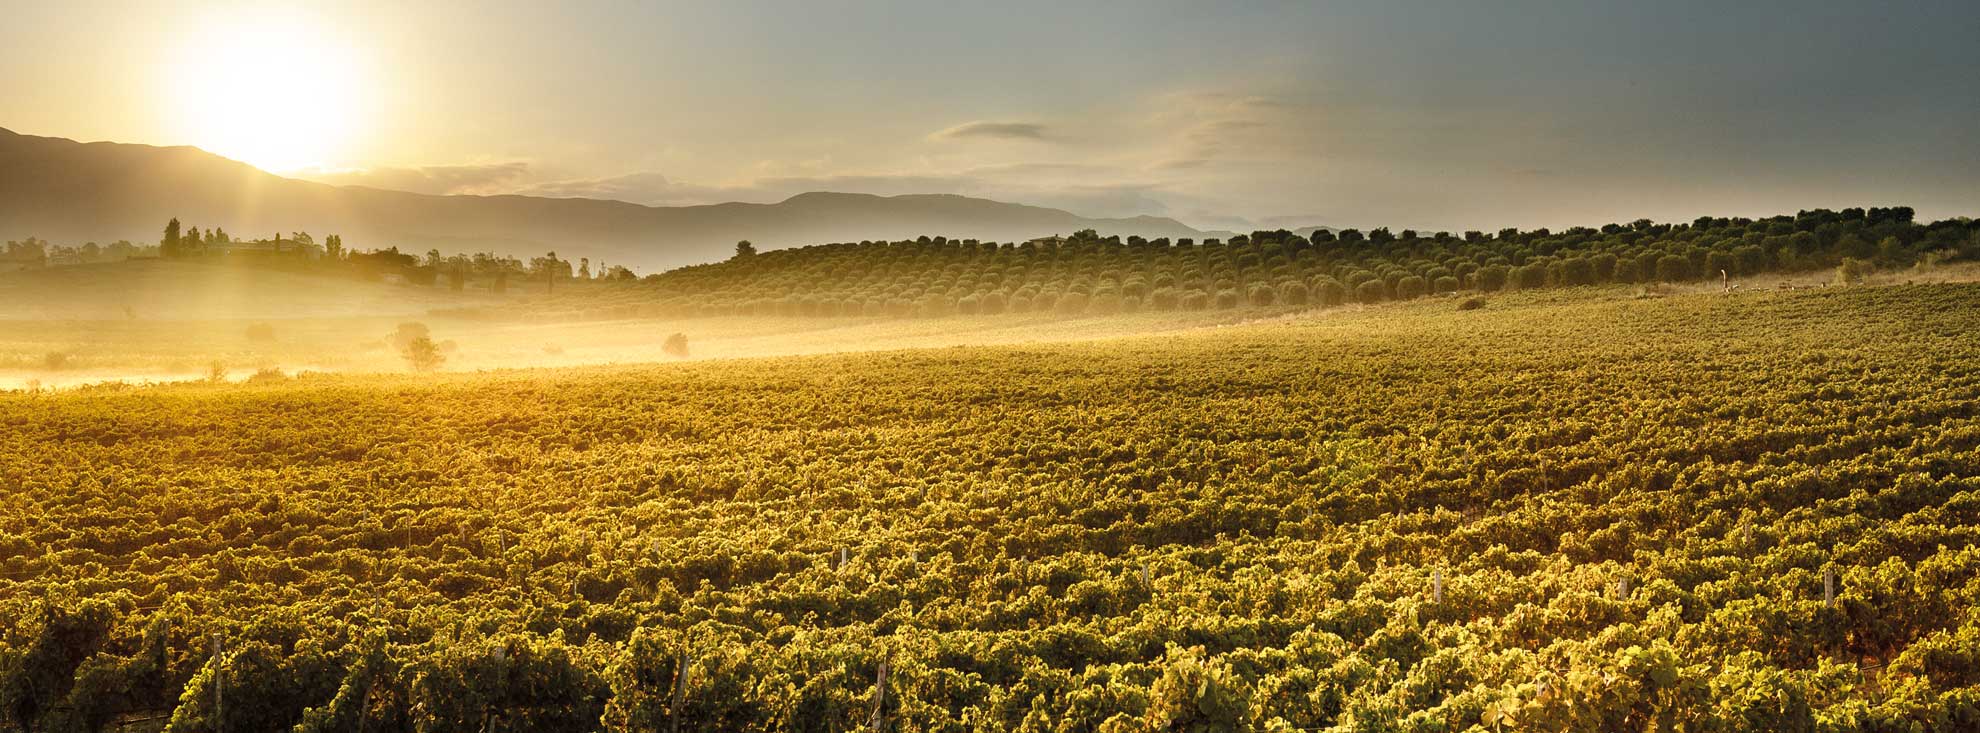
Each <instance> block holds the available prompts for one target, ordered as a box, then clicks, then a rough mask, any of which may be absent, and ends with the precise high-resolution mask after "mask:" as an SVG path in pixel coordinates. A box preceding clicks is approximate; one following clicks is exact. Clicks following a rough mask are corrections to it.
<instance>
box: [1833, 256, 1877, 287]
mask: <svg viewBox="0 0 1980 733" xmlns="http://www.w3.org/2000/svg"><path fill="white" fill-rule="evenodd" d="M1871 269H1872V268H1871V266H1870V263H1868V262H1865V261H1863V260H1859V259H1857V258H1855V257H1844V258H1843V261H1842V264H1840V265H1837V266H1836V281H1835V282H1836V284H1837V285H1842V286H1849V285H1862V284H1863V278H1865V277H1867V276H1869V274H1870V271H1871Z"/></svg>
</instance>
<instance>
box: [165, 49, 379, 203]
mask: <svg viewBox="0 0 1980 733" xmlns="http://www.w3.org/2000/svg"><path fill="white" fill-rule="evenodd" d="M200 39H201V43H199V44H197V45H195V46H188V47H185V48H183V49H181V50H180V52H179V54H178V57H177V58H176V59H175V60H174V62H173V63H171V64H169V65H168V68H169V69H170V71H169V73H168V75H167V79H166V80H165V82H166V83H165V84H164V85H163V87H164V91H165V99H164V100H163V104H165V105H166V108H167V109H168V110H169V113H168V114H167V115H166V116H167V118H168V119H171V120H174V121H175V122H176V124H177V125H178V126H179V131H178V132H179V134H180V136H181V139H182V140H184V141H185V142H189V143H191V144H192V145H195V146H198V147H200V148H203V149H205V150H207V151H209V152H213V153H218V154H220V155H224V156H227V157H229V158H233V159H235V160H239V161H242V162H245V163H248V164H250V165H253V166H255V167H258V168H261V169H263V170H268V171H274V172H278V173H279V172H289V171H296V170H300V169H305V168H312V167H328V166H331V165H333V164H336V163H337V162H339V161H338V160H337V159H338V158H339V157H340V156H341V155H343V154H344V153H345V152H346V148H347V146H348V145H350V144H351V142H352V137H353V136H354V135H355V134H356V132H357V130H356V128H357V125H358V122H359V121H360V120H362V119H363V115H364V112H365V110H363V109H361V107H360V105H361V104H362V103H363V101H364V100H363V94H362V92H363V89H362V85H361V84H360V74H359V63H360V58H359V54H357V53H356V52H355V50H354V49H353V48H352V46H351V45H350V44H348V43H345V42H342V41H341V40H340V39H338V38H337V37H336V36H335V35H334V34H333V33H331V32H329V31H328V30H327V29H326V28H325V26H324V24H323V23H321V22H317V21H315V20H313V19H310V18H308V17H304V16H295V15H284V14H278V13H263V14H256V13H253V12H249V13H247V14H244V15H238V16H230V17H223V18H219V19H216V20H215V21H214V22H213V24H212V25H211V26H209V27H208V28H207V32H204V33H202V34H201V35H200Z"/></svg>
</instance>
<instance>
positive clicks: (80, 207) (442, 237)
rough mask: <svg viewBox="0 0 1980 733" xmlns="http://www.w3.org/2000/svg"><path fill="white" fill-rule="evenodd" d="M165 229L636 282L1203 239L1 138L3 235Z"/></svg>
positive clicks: (109, 236) (1171, 224)
mask: <svg viewBox="0 0 1980 733" xmlns="http://www.w3.org/2000/svg"><path fill="white" fill-rule="evenodd" d="M173 217H177V218H179V219H180V220H181V221H185V222H187V223H191V224H195V225H198V226H201V227H214V226H218V227H221V228H224V229H226V230H228V231H230V232H233V233H235V234H236V235H240V236H248V237H261V236H269V235H272V234H274V233H276V232H293V231H310V232H315V233H317V234H318V235H322V234H326V233H331V232H336V233H341V234H343V235H344V237H345V240H346V241H348V242H350V243H351V244H352V245H353V246H359V247H364V248H368V249H375V248H384V247H388V246H396V247H398V248H399V249H401V250H404V251H409V252H425V251H426V250H428V249H434V248H437V249H440V250H442V251H445V252H449V253H453V252H468V251H489V252H495V253H498V254H505V255H511V256H518V257H527V256H530V255H538V254H542V253H543V252H545V251H549V250H555V251H557V252H559V253H560V254H562V255H564V256H566V257H571V256H576V255H584V256H588V257H591V258H592V259H593V260H598V259H605V260H608V261H611V262H614V263H617V264H623V265H629V266H633V267H636V268H639V269H642V270H653V269H659V268H666V267H677V266H682V265H690V264H696V263H702V262H710V261H714V260H719V259H721V258H722V257H725V256H727V255H728V254H729V253H730V252H731V251H732V250H733V248H734V246H735V243H736V242H737V241H738V240H744V239H747V240H750V241H752V242H755V243H756V244H757V245H758V246H759V247H765V248H776V247H785V246H795V245H800V244H810V243H815V242H821V241H840V240H860V239H898V238H903V237H914V236H919V235H923V234H931V233H933V234H943V235H947V236H952V237H958V238H979V239H995V240H1020V241H1021V240H1024V239H1030V238H1033V237H1041V236H1047V235H1052V234H1069V233H1072V232H1074V231H1077V230H1080V229H1098V230H1100V231H1102V232H1106V233H1110V234H1119V235H1121V236H1130V235H1138V236H1144V237H1164V236H1166V237H1188V236H1202V233H1201V232H1198V231H1196V230H1194V229H1191V228H1189V227H1187V226H1184V225H1182V224H1180V223H1178V222H1176V221H1174V220H1171V219H1162V218H1155V217H1135V218H1130V219H1090V218H1086V217H1081V216H1078V215H1075V214H1072V213H1069V212H1066V211H1061V210H1058V209H1048V208H1041V207H1036V206H1024V205H1019V204H1009V203H1002V202H997V201H990V200H986V199H976V198H967V197H962V196H947V195H910V196H870V195H864V194H843V193H808V194H801V195H798V196H794V197H792V198H790V199H788V200H785V201H782V202H779V203H774V204H745V203H729V204H717V205H710V206H685V207H651V206H640V205H636V204H630V203H625V202H620V201H598V200H591V199H550V198H534V197H527V196H431V195H423V194H414V193H406V192H400V191H385V190H379V189H372V188H363V187H339V186H329V185H324V184H320V183H312V182H308V181H299V180H294V179H289V178H282V177H280V176H275V175H271V174H269V173H266V172H263V171H261V170H258V169H256V168H254V167H252V166H249V165H246V164H244V163H239V162H235V161H232V160H228V159H226V158H222V157H219V156H216V155H213V154H210V153H206V152H204V151H201V150H198V149H195V148H188V147H171V148H160V147H152V146H148V145H126V144H117V143H86V144H85V143H78V142H75V141H72V140H66V139H61V138H50V137H37V136H31V135H21V134H17V133H13V132H10V131H6V130H3V129H0V232H4V233H5V234H4V235H0V238H8V239H14V238H25V237H28V236H34V237H39V238H41V239H45V240H51V241H54V242H57V243H60V244H71V245H74V244H81V243H83V242H85V241H96V242H100V243H106V244H107V243H109V242H111V241H115V240H118V239H128V240H131V241H134V242H155V241H157V239H158V236H159V231H160V229H162V228H163V226H164V223H165V221H166V220H168V219H171V218H173Z"/></svg>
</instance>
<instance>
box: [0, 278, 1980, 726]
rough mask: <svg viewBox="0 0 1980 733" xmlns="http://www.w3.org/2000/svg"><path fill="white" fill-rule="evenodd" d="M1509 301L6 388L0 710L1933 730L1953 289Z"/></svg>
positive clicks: (1967, 454)
mask: <svg viewBox="0 0 1980 733" xmlns="http://www.w3.org/2000/svg"><path fill="white" fill-rule="evenodd" d="M1532 295H1533V294H1527V295H1525V296H1521V297H1520V298H1509V299H1506V300H1509V301H1514V302H1511V303H1502V304H1497V305H1495V307H1494V308H1489V309H1486V310H1483V311H1471V312H1459V311H1457V310H1455V309H1452V308H1449V307H1447V306H1445V305H1443V304H1438V303H1431V302H1420V303H1405V304H1392V305H1385V306H1381V307H1375V308H1366V309H1355V310H1344V311H1337V312H1330V313H1328V314H1326V315H1323V316H1319V317H1312V318H1293V319H1286V320H1281V321H1276V322H1271V323H1262V324H1255V325H1248V326H1238V327H1231V328H1222V329H1212V330H1204V331H1198V332H1194V333H1188V334H1168V335H1164V336H1162V337H1159V338H1138V339H1126V340H1118V341H1112V342H1106V343H1087V344H1061V345H1028V346H1022V347H997V348H989V347H980V348H961V349H942V350H936V351H906V352H893V353H885V354H868V355H847V356H832V357H811V358H791V359H765V360H738V361H725V362H709V363H688V364H675V365H662V366H645V367H634V368H626V367H611V368H589V369H580V370H561V371H534V372H498V373H489V374H478V375H443V376H439V377H430V378H429V377H405V378H392V377H336V376H317V377H309V378H303V379H296V380H288V381H277V382H271V383H265V384H263V383H257V384H252V385H245V386H212V385H198V386H174V387H164V388H151V389H143V390H136V389H130V388H99V389H92V390H85V391H81V392H72V393H58V394H46V393H43V394H24V393H0V485H4V486H7V487H9V490H8V491H6V492H4V494H0V502H4V507H0V509H4V511H0V634H4V640H5V641H4V644H0V689H4V690H7V691H9V694H10V695H11V697H8V698H7V699H9V700H15V701H20V700H32V701H36V702H35V703H33V704H25V703H23V704H12V705H8V706H6V707H5V708H4V710H0V716H7V717H6V722H7V723H10V724H12V725H14V726H16V727H17V728H20V729H26V730H101V729H104V728H105V724H106V723H107V722H108V721H112V720H115V719H118V718H120V717H125V716H128V717H131V718H153V719H157V720H161V721H162V720H169V721H170V723H169V730H173V731H201V730H213V729H216V728H218V729H223V730H300V731H333V730H369V731H412V730H439V729H448V730H480V729H497V730H532V731H593V730H608V731H614V732H615V733H616V732H618V731H652V730H666V729H668V728H669V727H671V726H672V725H676V724H677V725H679V727H680V729H681V730H764V731H784V730H789V731H823V730H840V731H849V730H861V729H867V728H871V727H873V725H874V724H873V722H872V721H875V720H879V721H881V725H882V726H883V727H884V729H887V730H983V731H1006V730H1031V731H1051V732H1054V733H1057V732H1061V731H1062V732H1064V733H1074V732H1084V731H1095V730H1108V731H1155V730H1314V731H1321V730H1325V731H1336V732H1338V733H1346V732H1347V731H1359V730H1366V729H1367V725H1368V723H1369V722H1370V721H1378V722H1379V721H1395V722H1397V725H1395V726H1394V729H1398V730H1479V731H1494V730H1527V729H1535V730H1725V731H1745V730H1962V729H1967V728H1969V727H1970V726H1969V725H1968V724H1969V723H1970V722H1971V721H1972V720H1974V718H1973V717H1972V716H1973V714H1974V712H1973V711H1974V700H1975V697H1974V696H1975V691H1976V689H1980V672H1976V670H1980V659H1976V651H1975V650H1976V649H1980V614H1976V612H1975V611H1974V609H1975V608H1976V607H1980V532H1977V531H1976V528H1980V451H1977V450H1976V447H1980V445H1977V444H1976V441H1977V440H1980V415H1976V414H1975V413H1974V411H1973V409H1972V406H1973V404H1975V401H1976V400H1980V370H1975V369H1973V368H1972V367H1973V365H1974V364H1976V363H1980V340H1976V339H1974V338H1972V334H1974V333H1975V332H1976V331H1980V286H1975V285H1927V286H1896V287H1886V288H1831V289H1827V290H1821V291H1799V292H1771V291H1770V292H1746V293H1735V294H1733V295H1731V296H1722V295H1718V294H1711V295H1704V294H1698V295H1688V296H1678V297H1671V298H1663V299H1649V300H1636V299H1628V298H1603V299H1599V300H1596V299H1589V298H1585V297H1561V298H1556V299H1541V298H1537V297H1531V296H1532ZM1499 305H1503V307H1498V306H1499ZM51 599H53V600H51ZM882 670H885V672H883V671H882ZM216 699H224V700H225V701H226V703H225V707H224V712H222V711H220V710H219V709H217V708H216V705H215V704H214V701H215V700H216ZM875 711H877V712H875ZM216 718H219V719H221V720H224V722H217V721H216ZM958 721H965V722H964V723H960V724H959V723H958Z"/></svg>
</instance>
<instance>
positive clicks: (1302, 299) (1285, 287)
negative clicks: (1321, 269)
mask: <svg viewBox="0 0 1980 733" xmlns="http://www.w3.org/2000/svg"><path fill="white" fill-rule="evenodd" d="M1309 299H1310V297H1309V293H1308V292H1307V288H1306V283H1303V282H1299V281H1296V280H1295V281H1293V282H1288V283H1281V284H1280V285H1279V302H1281V303H1285V304H1286V305H1306V303H1307V301H1308V300H1309Z"/></svg>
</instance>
